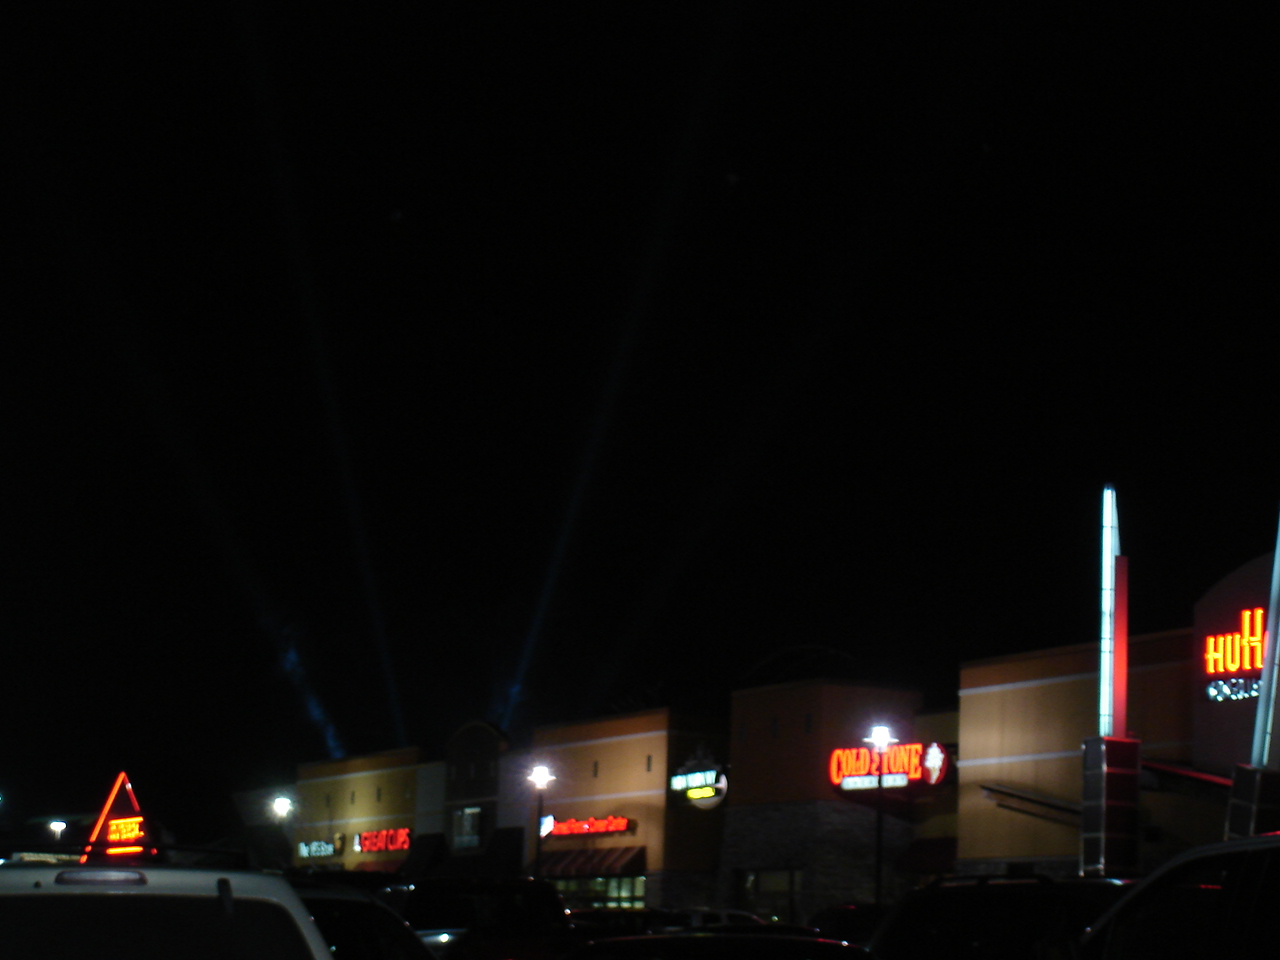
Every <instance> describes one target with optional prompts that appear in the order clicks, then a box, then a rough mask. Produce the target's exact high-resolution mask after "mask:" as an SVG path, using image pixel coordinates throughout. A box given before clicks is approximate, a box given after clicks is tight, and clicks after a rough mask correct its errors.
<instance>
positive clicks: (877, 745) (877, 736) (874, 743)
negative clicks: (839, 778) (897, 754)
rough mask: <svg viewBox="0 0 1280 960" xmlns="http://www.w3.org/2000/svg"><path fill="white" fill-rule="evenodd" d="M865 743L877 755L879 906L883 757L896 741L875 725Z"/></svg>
mask: <svg viewBox="0 0 1280 960" xmlns="http://www.w3.org/2000/svg"><path fill="white" fill-rule="evenodd" d="M863 740H864V741H865V742H866V743H869V744H871V748H872V749H873V750H875V752H876V753H877V754H879V760H878V762H877V763H876V776H877V778H878V779H877V783H876V905H877V906H879V905H880V878H881V875H882V874H883V872H884V871H883V870H882V869H881V867H882V863H883V860H884V755H885V754H886V753H888V752H889V744H891V743H897V742H898V739H897V738H896V737H895V736H894V735H893V733H892V731H890V729H889V728H888V727H886V726H883V725H877V726H874V727H872V728H871V736H869V737H863Z"/></svg>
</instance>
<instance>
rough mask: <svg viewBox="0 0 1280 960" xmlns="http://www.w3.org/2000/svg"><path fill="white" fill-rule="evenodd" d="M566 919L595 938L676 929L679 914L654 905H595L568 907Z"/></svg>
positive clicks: (588, 935)
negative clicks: (632, 908) (632, 907)
mask: <svg viewBox="0 0 1280 960" xmlns="http://www.w3.org/2000/svg"><path fill="white" fill-rule="evenodd" d="M569 919H570V921H572V923H573V925H574V927H575V928H576V929H577V930H579V931H580V932H581V933H583V934H584V935H585V936H586V937H588V938H589V939H592V940H599V939H602V938H604V937H630V936H638V935H639V934H643V933H660V932H662V931H667V930H673V929H679V927H680V923H681V921H682V919H683V918H682V917H680V916H677V915H676V914H675V913H673V912H672V911H670V910H659V909H657V908H655V907H643V908H640V909H636V910H626V909H623V908H621V907H596V908H591V909H584V910H573V911H570V913H569Z"/></svg>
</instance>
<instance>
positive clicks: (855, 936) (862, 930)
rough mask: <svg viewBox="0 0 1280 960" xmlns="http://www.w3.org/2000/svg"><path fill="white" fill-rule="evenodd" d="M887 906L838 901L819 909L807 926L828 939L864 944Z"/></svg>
mask: <svg viewBox="0 0 1280 960" xmlns="http://www.w3.org/2000/svg"><path fill="white" fill-rule="evenodd" d="M886 913H888V908H887V907H883V906H880V905H878V904H874V903H840V904H834V905H832V906H830V907H826V908H825V909H822V910H819V911H818V912H817V913H815V914H814V915H813V916H812V917H810V918H809V926H811V927H815V928H816V929H817V931H818V932H819V933H820V934H821V935H822V936H824V937H826V938H827V939H829V940H844V941H846V942H848V943H858V944H865V943H867V942H868V941H869V940H870V939H871V935H872V934H873V933H875V930H876V927H878V926H879V925H880V922H881V921H882V920H884V918H885V914H886Z"/></svg>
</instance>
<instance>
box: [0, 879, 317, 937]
mask: <svg viewBox="0 0 1280 960" xmlns="http://www.w3.org/2000/svg"><path fill="white" fill-rule="evenodd" d="M0 931H3V935H2V936H3V953H4V955H5V956H6V957H21V958H23V960H46V958H49V960H52V958H57V960H72V958H81V957H127V958H129V960H173V958H174V957H181V958H182V960H227V958H228V957H235V958H236V960H321V958H331V957H333V956H334V954H333V953H332V952H330V949H329V945H328V944H327V943H325V941H324V938H323V936H322V935H321V933H320V930H319V928H318V927H317V926H316V924H315V923H314V921H312V919H311V915H310V911H308V909H307V908H306V906H304V905H303V903H302V900H301V899H300V898H299V897H298V894H297V893H295V892H294V890H293V889H292V888H291V887H290V886H289V884H288V883H287V882H286V881H285V880H284V878H282V877H279V876H272V875H268V874H263V873H252V872H242V871H234V870H204V869H193V868H185V867H172V866H158V865H139V864H119V865H116V864H89V865H84V866H81V865H79V864H78V863H75V862H74V861H73V862H72V863H48V862H46V863H26V862H13V861H10V862H8V863H4V864H3V865H0Z"/></svg>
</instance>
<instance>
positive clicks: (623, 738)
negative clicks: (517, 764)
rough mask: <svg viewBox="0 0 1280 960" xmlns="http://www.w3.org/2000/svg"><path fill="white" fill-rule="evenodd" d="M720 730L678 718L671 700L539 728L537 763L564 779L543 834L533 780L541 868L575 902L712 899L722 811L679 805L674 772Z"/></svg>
mask: <svg viewBox="0 0 1280 960" xmlns="http://www.w3.org/2000/svg"><path fill="white" fill-rule="evenodd" d="M712 739H714V738H713V736H709V735H708V733H707V731H706V729H705V728H703V727H701V725H699V724H698V723H697V722H696V721H695V722H694V723H693V724H692V728H690V726H689V725H687V724H686V725H685V726H684V728H679V727H676V726H674V725H673V723H672V713H671V711H669V710H668V709H666V708H660V709H653V710H644V711H640V712H637V713H631V714H626V715H622V716H616V717H607V718H603V719H599V720H593V721H588V722H583V723H572V724H562V725H556V726H547V727H540V728H539V729H537V730H536V731H535V732H534V739H533V746H532V748H531V750H530V753H529V755H528V765H529V767H530V768H531V769H532V767H533V766H534V765H545V766H546V767H547V768H548V769H549V770H550V771H551V772H552V773H553V774H554V776H555V778H556V779H555V780H554V781H552V782H551V783H549V784H548V785H547V787H546V789H545V791H544V793H543V797H542V801H543V804H542V807H543V816H544V821H543V826H542V833H543V835H542V837H541V840H540V842H539V840H538V834H537V832H535V831H536V828H535V826H534V824H535V822H536V813H535V812H534V811H535V809H536V801H537V797H536V791H534V790H533V788H532V787H531V788H530V793H529V811H530V813H529V824H530V829H529V830H528V831H527V836H528V838H529V839H528V844H527V855H528V859H529V862H530V864H531V865H532V871H531V872H533V873H535V874H541V875H543V876H546V877H547V878H549V879H551V880H552V881H553V882H554V883H555V884H556V886H557V888H558V889H559V890H560V892H561V894H562V895H563V896H564V897H565V900H566V902H568V903H569V905H570V906H577V907H589V906H610V907H641V906H646V905H648V906H660V905H666V904H670V903H688V902H690V900H691V898H692V901H693V902H705V900H706V898H707V896H709V894H710V892H711V888H712V883H713V881H714V870H715V856H716V852H717V850H718V847H719V833H720V821H719V817H718V815H717V814H715V812H714V811H703V810H696V809H693V808H691V807H689V806H687V805H681V804H678V803H677V804H673V802H672V798H671V794H670V778H671V776H672V774H673V772H674V771H675V769H676V768H677V767H679V766H680V765H681V763H683V762H684V760H685V758H686V757H692V756H694V755H695V754H697V753H698V751H700V750H701V751H703V752H707V751H708V750H709V749H710V742H711V740H712Z"/></svg>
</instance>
